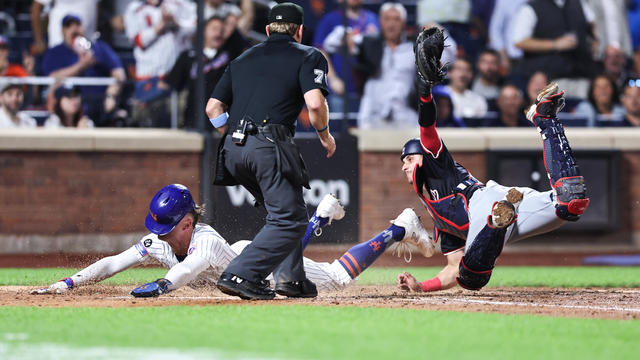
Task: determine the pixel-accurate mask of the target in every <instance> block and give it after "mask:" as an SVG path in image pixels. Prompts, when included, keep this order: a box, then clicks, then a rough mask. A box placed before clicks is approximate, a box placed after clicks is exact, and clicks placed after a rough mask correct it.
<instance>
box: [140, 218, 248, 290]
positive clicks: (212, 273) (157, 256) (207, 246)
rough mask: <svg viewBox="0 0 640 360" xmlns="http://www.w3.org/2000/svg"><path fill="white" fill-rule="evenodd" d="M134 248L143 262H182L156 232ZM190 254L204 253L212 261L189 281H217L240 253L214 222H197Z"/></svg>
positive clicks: (167, 265)
mask: <svg viewBox="0 0 640 360" xmlns="http://www.w3.org/2000/svg"><path fill="white" fill-rule="evenodd" d="M133 249H135V253H136V256H137V258H138V261H139V262H145V261H147V260H149V259H154V260H156V261H157V262H159V263H160V264H161V265H162V266H164V267H166V268H172V267H174V266H175V265H178V263H180V260H179V259H178V257H177V256H176V254H175V253H174V252H173V249H172V248H171V246H170V245H169V244H168V243H167V242H166V241H162V240H160V239H158V236H157V235H155V234H149V235H146V236H144V237H143V239H142V240H140V241H139V242H138V243H137V244H135V245H134V246H133ZM187 256H197V257H200V258H202V259H205V260H206V261H207V262H208V263H209V265H210V266H209V267H208V268H207V269H206V270H204V271H203V272H201V273H200V274H199V275H198V277H197V278H196V279H195V280H194V281H192V282H191V283H190V284H189V285H203V284H208V285H215V283H216V281H218V278H219V277H220V274H222V272H223V271H224V269H225V268H226V267H227V265H229V263H230V262H231V260H233V258H235V257H236V256H237V253H236V252H234V251H233V249H232V248H231V246H230V245H229V244H228V243H227V241H226V240H225V239H224V238H223V237H222V236H220V234H218V232H217V231H215V230H214V229H213V228H212V227H211V226H209V225H206V224H197V225H196V227H195V229H193V234H192V235H191V242H190V243H189V250H188V253H187Z"/></svg>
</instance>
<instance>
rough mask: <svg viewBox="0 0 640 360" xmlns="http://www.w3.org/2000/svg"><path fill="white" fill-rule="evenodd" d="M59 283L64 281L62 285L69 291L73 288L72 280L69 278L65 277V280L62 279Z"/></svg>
mask: <svg viewBox="0 0 640 360" xmlns="http://www.w3.org/2000/svg"><path fill="white" fill-rule="evenodd" d="M60 281H64V283H65V284H67V287H68V288H69V289H71V288H72V287H73V279H71V278H68V277H66V278H64V279H62V280H60Z"/></svg>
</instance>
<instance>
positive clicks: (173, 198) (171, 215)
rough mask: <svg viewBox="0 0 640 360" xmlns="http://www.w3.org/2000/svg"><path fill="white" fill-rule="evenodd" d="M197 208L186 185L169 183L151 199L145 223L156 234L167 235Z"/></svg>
mask: <svg viewBox="0 0 640 360" xmlns="http://www.w3.org/2000/svg"><path fill="white" fill-rule="evenodd" d="M195 208H196V203H195V202H194V201H193V197H192V196H191V192H189V189H187V187H186V186H184V185H180V184H171V185H167V186H165V187H163V188H162V189H160V191H158V192H157V193H156V195H155V196H154V197H153V199H151V203H149V214H148V215H147V218H146V219H145V221H144V225H145V226H146V227H147V229H149V231H151V232H152V233H154V234H156V235H166V234H168V233H169V232H171V230H173V228H175V227H176V225H178V223H179V222H180V220H182V218H184V216H185V215H187V214H188V213H189V212H190V211H192V210H193V209H195Z"/></svg>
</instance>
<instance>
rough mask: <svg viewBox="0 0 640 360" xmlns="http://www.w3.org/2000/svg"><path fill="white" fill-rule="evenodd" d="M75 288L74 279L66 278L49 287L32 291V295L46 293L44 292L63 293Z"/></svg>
mask: <svg viewBox="0 0 640 360" xmlns="http://www.w3.org/2000/svg"><path fill="white" fill-rule="evenodd" d="M71 288H73V280H71V278H64V279H62V280H60V281H58V282H56V283H54V284H51V285H50V286H49V287H46V288H41V289H36V290H33V291H31V294H32V295H44V294H62V293H65V292H67V291H68V290H69V289H71Z"/></svg>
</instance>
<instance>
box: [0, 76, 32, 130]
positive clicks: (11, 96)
mask: <svg viewBox="0 0 640 360" xmlns="http://www.w3.org/2000/svg"><path fill="white" fill-rule="evenodd" d="M22 87H23V85H21V84H11V83H9V82H5V81H3V82H0V128H35V127H36V126H38V123H37V122H36V120H35V119H34V118H32V117H31V116H29V115H27V114H26V113H24V112H21V111H20V107H21V106H22V102H23V101H24V91H23V88H22Z"/></svg>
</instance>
